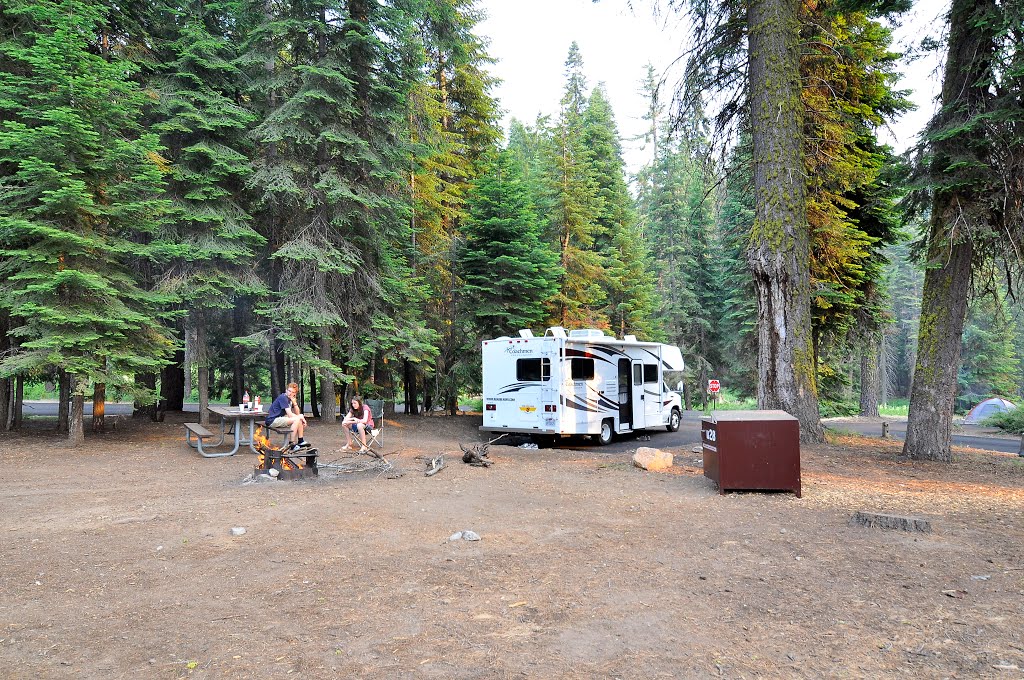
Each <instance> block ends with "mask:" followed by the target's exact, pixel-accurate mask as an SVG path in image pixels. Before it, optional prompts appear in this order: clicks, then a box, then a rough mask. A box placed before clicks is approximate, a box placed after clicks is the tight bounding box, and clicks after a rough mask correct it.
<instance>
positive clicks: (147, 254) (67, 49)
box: [0, 0, 171, 443]
mask: <svg viewBox="0 0 1024 680" xmlns="http://www.w3.org/2000/svg"><path fill="white" fill-rule="evenodd" d="M106 9H107V6H106V5H105V3H99V2H90V1H88V0H49V1H44V2H22V1H18V0H16V1H15V2H8V3H6V4H5V5H4V6H3V8H2V12H3V16H4V18H5V20H10V19H12V18H13V19H15V20H17V21H18V22H19V24H20V30H19V31H17V32H13V33H5V34H4V36H3V37H2V38H0V40H2V42H0V53H2V54H3V59H4V61H5V63H6V64H8V65H9V66H8V68H5V69H4V70H3V71H0V107H2V113H0V120H2V122H0V168H2V169H3V176H2V177H0V193H2V194H3V196H4V201H3V207H2V212H0V257H2V258H3V260H2V265H0V266H2V271H0V280H4V281H5V283H4V284H3V288H2V298H0V304H2V305H3V306H4V307H5V308H6V309H8V310H9V312H10V314H11V318H12V322H13V323H12V326H13V329H12V331H11V333H12V335H14V336H15V337H17V338H18V340H19V341H20V343H21V344H20V348H19V351H18V352H17V353H16V354H14V355H13V356H10V357H8V358H7V359H5V360H4V361H3V362H2V363H0V370H2V372H3V373H5V374H7V375H11V374H29V373H32V372H35V371H39V370H43V369H50V368H56V369H59V370H61V371H64V372H66V373H67V374H69V375H70V376H71V394H72V397H73V408H72V412H71V427H70V431H69V435H68V436H69V438H70V440H71V441H73V442H76V443H80V442H81V441H82V440H83V438H84V432H83V418H82V408H83V400H84V396H85V394H86V393H87V389H88V388H89V385H90V383H93V382H95V383H101V384H112V385H121V386H123V387H124V389H125V390H127V391H131V390H133V389H134V384H133V383H131V381H130V380H129V379H127V378H126V376H131V375H132V374H134V373H136V372H147V371H153V370H154V369H156V368H157V367H159V366H160V365H161V363H162V362H163V361H164V358H165V357H166V355H167V353H168V351H169V349H170V347H171V342H170V339H169V338H168V337H167V335H166V334H165V331H164V328H163V327H162V325H161V323H160V319H159V317H158V307H159V306H160V304H161V303H163V302H165V300H164V299H162V298H160V297H159V296H157V295H155V294H152V293H149V292H147V291H146V290H144V289H142V288H140V287H139V286H138V285H137V282H136V280H135V279H134V276H133V271H132V268H131V263H132V262H133V261H134V260H136V259H138V258H143V259H144V258H152V257H156V256H157V254H158V253H159V252H160V250H161V245H164V244H161V243H160V242H159V241H157V240H155V239H154V236H155V234H156V232H157V230H158V227H159V224H160V219H161V215H162V214H163V212H164V209H165V204H164V202H163V201H161V200H160V199H158V192H159V191H160V190H161V188H162V181H161V176H160V175H161V168H165V167H166V166H165V161H163V159H162V158H161V156H160V148H159V146H158V140H157V138H156V136H155V135H153V134H148V133H145V132H143V130H142V129H141V126H140V124H139V121H140V118H141V115H142V105H143V101H144V97H143V95H142V93H141V91H140V90H139V89H138V88H137V87H136V86H135V84H134V83H132V82H131V81H130V80H129V78H130V75H131V73H132V72H133V71H134V70H135V67H134V65H133V64H132V63H131V62H129V61H128V60H126V59H124V58H123V57H122V56H121V55H120V53H119V52H118V51H117V50H116V49H113V48H112V46H111V44H110V41H109V40H108V39H106V38H107V36H106V34H105V30H106V28H105V22H106V14H105V10H106ZM125 383H130V384H125Z"/></svg>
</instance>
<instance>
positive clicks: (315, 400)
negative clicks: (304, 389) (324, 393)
mask: <svg viewBox="0 0 1024 680" xmlns="http://www.w3.org/2000/svg"><path fill="white" fill-rule="evenodd" d="M320 406H321V404H320V401H319V397H318V395H317V392H316V371H315V370H313V367H312V366H310V367H309V409H310V410H311V411H312V412H313V413H312V415H313V417H314V418H319V417H320Z"/></svg>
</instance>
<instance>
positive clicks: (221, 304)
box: [0, 0, 1024, 440]
mask: <svg viewBox="0 0 1024 680" xmlns="http://www.w3.org/2000/svg"><path fill="white" fill-rule="evenodd" d="M699 4H700V3H694V5H699ZM728 4H729V3H720V5H721V6H726V5H728ZM895 4H898V3H840V2H832V1H830V0H821V1H813V0H807V1H806V2H803V3H801V4H800V10H799V16H800V40H801V51H800V55H801V56H800V64H799V67H800V74H801V91H800V98H801V102H802V107H803V115H802V117H801V118H802V129H803V136H802V140H803V141H802V148H803V157H804V169H805V185H806V191H807V196H808V201H807V211H806V212H807V221H808V225H809V228H810V234H811V246H810V262H809V267H810V276H811V296H810V304H811V335H812V347H813V369H814V373H815V376H816V381H817V390H818V397H819V401H820V405H821V412H822V414H823V415H832V414H839V413H851V412H864V413H868V414H870V413H873V412H874V413H877V408H878V402H879V401H882V402H885V401H888V400H891V399H894V398H907V397H909V395H910V390H911V384H912V377H913V370H914V365H915V353H916V341H917V337H918V325H919V320H920V308H921V305H920V301H921V297H922V286H923V281H924V271H925V267H924V265H923V264H922V263H923V262H924V260H925V257H924V255H923V254H922V249H923V244H924V243H925V239H922V238H921V236H922V235H923V234H925V233H926V232H927V230H928V224H929V219H930V210H929V205H928V200H927V197H928V196H931V195H933V194H934V192H935V187H934V185H930V184H929V181H928V177H927V173H926V172H924V171H923V170H922V168H926V167H927V164H928V162H929V160H928V156H927V148H926V145H922V147H920V148H918V149H915V150H912V151H911V152H909V153H908V154H906V155H904V156H896V155H894V154H893V153H892V150H891V149H890V148H888V147H887V146H885V145H884V144H882V143H880V142H879V139H878V130H879V129H880V127H881V126H883V125H885V124H886V123H887V122H888V121H892V120H894V119H896V118H898V116H899V115H900V114H901V113H902V112H904V111H905V110H906V109H907V108H908V106H909V102H908V101H907V99H906V93H905V92H901V91H898V90H897V89H895V83H896V80H897V73H898V71H899V69H900V64H901V61H900V60H901V58H902V57H903V55H901V54H898V53H897V52H895V51H894V50H893V47H892V37H891V36H892V34H891V26H892V25H893V24H894V22H898V21H899V11H898V10H899V9H900V8H899V7H896V6H894V5H895ZM1018 4H1019V3H1017V4H1014V3H1004V4H1003V5H999V6H998V7H999V8H1000V9H1001V10H1005V11H1007V12H1009V11H1010V10H1012V11H1018V10H1019V7H1018ZM993 6H995V4H993ZM905 8H906V6H905V4H904V7H903V9H905ZM663 9H664V10H665V11H676V10H681V9H682V8H680V7H677V6H675V5H674V4H672V3H669V4H668V5H667V6H666V7H664V8H663ZM1007 16H1009V15H1007ZM480 20H481V16H480V14H479V10H478V9H477V8H476V6H475V4H474V3H473V2H471V1H470V0H389V1H387V2H375V1H370V0H339V1H337V2H323V1H321V2H296V1H286V0H260V1H259V2H255V1H250V0H231V1H226V2H211V1H204V0H193V1H185V0H164V1H149V2H128V3H120V4H117V5H112V4H110V3H104V2H96V1H92V0H49V1H44V2H28V1H25V0H14V1H12V2H6V3H4V4H3V7H2V9H0V355H2V357H3V359H2V361H0V427H2V428H3V429H11V428H15V427H18V426H19V425H20V422H21V413H22V408H21V407H22V401H23V399H24V394H25V388H26V385H27V386H29V387H30V388H31V386H32V385H33V384H43V383H50V384H51V385H52V386H53V389H54V391H55V392H56V393H58V394H59V396H60V403H61V409H62V410H61V415H60V417H59V419H58V423H59V424H58V426H59V427H60V428H61V429H62V430H63V431H67V432H68V433H69V436H70V437H71V438H72V439H73V440H80V439H81V437H82V436H83V429H84V428H83V424H82V422H81V419H80V414H79V417H78V419H77V420H76V418H75V408H74V407H73V406H72V407H70V408H69V407H68V402H69V397H71V398H72V399H71V403H72V405H73V404H74V403H75V402H76V399H77V401H78V402H79V403H80V401H81V400H82V399H88V398H91V399H93V401H94V403H96V404H101V403H102V402H103V401H104V400H105V399H106V398H107V396H108V395H107V392H108V390H109V391H110V392H111V395H112V396H113V397H115V398H129V399H134V400H135V401H136V403H137V413H138V414H139V415H142V416H149V417H158V414H159V413H160V412H162V411H164V410H180V409H181V408H182V405H183V402H184V401H186V400H188V399H191V395H193V394H195V396H196V398H197V400H198V401H200V404H201V408H200V412H201V413H202V414H203V416H204V417H205V416H206V415H207V414H206V412H205V408H204V407H205V404H206V402H207V400H208V399H209V398H211V397H212V398H214V399H217V400H228V401H230V402H231V403H237V402H238V400H239V398H240V395H241V394H242V393H243V391H246V390H248V391H249V392H250V393H254V394H255V393H259V394H266V395H269V394H276V393H279V392H280V391H282V389H283V386H284V385H285V384H286V383H288V382H291V381H293V380H294V381H296V382H299V383H300V384H301V385H302V387H303V398H304V400H306V401H308V402H310V403H311V405H312V408H313V411H314V414H315V415H317V416H320V417H325V418H333V417H334V414H335V408H336V406H335V405H336V403H337V400H338V399H337V398H338V397H342V398H344V395H346V394H351V393H354V392H356V391H358V392H361V393H363V394H365V395H367V396H378V397H384V398H386V399H389V400H397V401H401V402H403V403H404V404H405V405H406V410H407V412H412V413H416V412H419V411H420V410H421V408H422V409H427V410H430V409H433V408H436V407H441V408H444V409H446V410H449V411H451V412H454V411H455V410H456V407H457V404H458V400H459V397H460V395H464V394H472V393H475V392H476V391H477V390H478V389H479V380H480V362H479V346H480V340H482V339H486V338H492V337H497V336H500V335H508V334H514V333H515V332H516V331H517V330H518V329H520V328H532V329H534V330H535V331H536V330H540V329H543V328H544V327H546V326H549V325H561V326H565V327H567V328H579V327H586V328H599V329H603V330H605V331H606V332H608V333H610V334H615V335H617V336H619V337H621V336H622V335H624V334H627V333H630V334H634V335H636V336H638V337H639V338H641V339H648V340H660V341H665V342H670V343H673V344H677V345H679V346H680V347H681V348H682V350H683V353H684V356H685V358H686V361H687V364H688V375H689V378H688V380H687V385H686V387H687V389H686V394H685V396H686V402H687V406H694V405H698V404H700V405H703V399H704V396H705V392H704V389H703V386H704V385H706V381H707V380H708V379H709V378H717V379H720V380H721V381H722V382H723V383H724V384H725V385H726V386H727V387H729V388H730V390H732V391H733V393H734V394H737V395H740V396H753V395H755V394H756V393H757V390H758V373H757V367H756V358H757V353H758V348H757V332H756V328H755V325H756V322H757V297H756V294H755V286H754V283H753V279H752V275H751V271H750V266H749V260H748V249H749V246H750V240H751V228H752V225H753V224H754V221H755V220H754V212H755V205H754V193H755V192H754V191H753V190H752V187H753V185H754V178H753V171H752V165H753V164H752V160H751V159H752V151H751V138H750V132H751V127H750V126H751V121H750V118H749V116H745V115H744V114H743V111H744V108H745V102H744V101H743V100H742V99H741V98H733V99H730V96H729V92H730V89H729V83H730V79H731V80H733V81H735V80H736V79H737V78H738V76H737V73H740V72H742V71H743V69H744V66H743V63H742V60H739V61H737V60H736V58H735V55H733V54H732V53H729V52H727V51H725V50H718V51H716V49H715V45H714V44H712V45H711V49H710V50H708V51H705V52H701V51H700V50H699V49H697V50H695V52H693V53H691V54H689V55H685V56H687V57H688V58H689V59H690V62H689V63H691V64H692V67H691V68H689V69H688V70H687V74H686V76H685V78H684V80H683V81H682V82H680V83H666V82H663V81H662V79H661V76H660V74H659V73H657V72H656V71H655V70H654V68H653V67H651V68H649V69H648V70H647V72H646V73H639V74H637V86H638V88H640V89H641V90H642V91H643V92H644V94H645V97H646V99H647V101H648V102H649V107H648V114H647V116H646V117H645V120H646V121H647V122H648V129H647V132H646V141H647V144H648V146H649V148H650V149H651V155H650V161H649V162H648V163H647V164H646V165H645V166H644V167H642V168H641V169H640V170H639V171H638V172H637V173H635V175H630V174H628V173H627V172H626V168H625V164H624V162H623V158H622V144H621V140H620V136H619V132H618V129H617V125H616V120H615V114H614V110H613V102H611V101H609V98H608V96H607V94H606V92H605V91H604V89H603V88H602V87H601V86H600V85H597V86H592V84H591V83H588V82H587V80H586V78H585V76H584V68H583V63H584V62H583V60H584V55H583V54H581V53H580V51H579V49H578V48H577V47H576V46H575V45H573V46H572V47H571V48H570V50H569V52H568V54H567V57H566V61H565V64H564V89H563V95H562V98H561V100H560V101H558V102H554V101H553V102H550V107H549V111H550V113H548V114H546V115H541V116H539V117H538V118H537V119H536V120H533V121H518V120H513V121H512V122H511V124H510V126H509V132H508V135H507V138H506V137H505V136H504V135H503V132H502V130H501V129H500V128H499V121H500V118H501V109H500V102H498V101H496V100H495V98H494V97H493V95H492V91H493V88H494V85H495V81H494V78H493V77H492V76H491V75H490V73H489V70H488V69H489V66H490V65H491V59H490V57H489V56H488V53H487V47H486V44H485V42H484V41H483V40H482V39H481V37H480V36H479V35H478V34H477V31H476V28H477V26H478V24H479V22H480ZM1009 21H1010V22H1011V25H1012V22H1013V18H1012V17H1011V18H1010V19H1009ZM696 28H698V29H699V28H700V27H699V26H698V27H696ZM729 28H730V24H729V23H728V22H725V23H724V24H723V29H722V30H723V31H726V32H727V31H728V29H729ZM732 28H733V29H735V26H733V27H732ZM1017 30H1018V31H1019V28H1018V29H1017ZM697 32H698V34H699V30H698V31H697ZM1010 37H1011V38H1012V37H1013V34H1012V32H1011V36H1010ZM1016 44H1019V41H1017V42H1016ZM924 47H925V48H929V49H940V48H941V45H939V44H928V45H925V46H924ZM701 59H703V61H701ZM1004 74H1009V75H1008V76H1007V80H1008V81H1010V82H1012V83H1016V87H1017V88H1018V89H1017V90H1016V92H1019V82H1020V79H1021V78H1022V76H1021V74H1020V70H1019V63H1018V64H1016V65H1014V64H1010V65H1009V67H1008V68H1007V69H1005V71H1004ZM1014 78H1015V79H1016V80H1013V79H1014ZM1011 89H1012V88H1011ZM694 92H697V93H700V94H701V95H702V96H696V97H695V96H694ZM706 110H707V111H710V112H711V113H705V111H706ZM1014 129H1017V133H1016V135H1017V136H1016V137H1015V138H1014V140H1015V142H1014V143H1015V144H1016V145H1017V147H1018V148H1019V146H1020V143H1021V139H1022V135H1021V132H1020V130H1019V126H1018V128H1014ZM1007 253H1009V254H1007ZM1019 262H1020V256H1019V254H1015V253H1014V251H1013V250H1012V249H1010V250H1009V251H1007V250H1002V251H999V252H994V253H986V257H984V258H978V259H977V262H976V265H975V267H974V268H973V270H972V274H973V275H972V278H971V286H970V288H971V290H970V296H969V297H970V307H969V311H968V313H967V323H966V324H965V327H964V330H963V334H962V342H961V362H960V366H959V372H958V376H957V393H958V405H959V406H960V408H967V407H969V406H970V405H971V404H972V403H975V402H977V401H979V400H981V399H982V398H984V397H986V396H989V395H1000V396H1006V397H1010V398H1011V399H1013V398H1016V397H1020V396H1021V390H1022V385H1024V368H1022V363H1021V361H1020V358H1021V357H1022V356H1024V334H1022V333H1020V332H1018V329H1019V328H1021V326H1022V324H1021V320H1022V314H1024V308H1022V306H1021V304H1020V302H1019V300H1018V298H1016V290H1015V287H1014V286H1015V279H1014V276H1012V275H1010V276H1007V275H1004V274H1007V273H1009V272H1011V271H1013V270H1014V268H1015V266H1016V265H1017V264H1019ZM96 427H102V421H101V420H98V421H97V423H96Z"/></svg>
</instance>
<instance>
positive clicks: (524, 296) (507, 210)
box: [460, 151, 560, 344]
mask: <svg viewBox="0 0 1024 680" xmlns="http://www.w3.org/2000/svg"><path fill="white" fill-rule="evenodd" d="M514 156H515V153H514V152H513V151H503V152H501V153H499V154H498V156H497V158H496V159H495V162H494V165H493V166H492V168H491V170H490V171H489V172H488V173H486V174H485V175H483V176H482V177H480V178H479V179H478V180H477V181H476V183H475V185H474V187H473V191H472V193H471V200H470V219H469V221H468V222H467V223H466V227H465V234H466V237H465V238H466V240H465V246H464V247H463V250H462V252H461V256H460V274H461V278H462V280H463V281H464V285H463V289H462V303H463V304H464V305H465V311H466V314H467V315H468V316H469V317H470V318H471V319H472V320H473V322H472V331H473V337H475V338H479V337H496V336H498V335H507V334H510V333H513V332H515V331H516V330H518V329H520V328H531V327H536V326H537V325H538V324H540V323H541V322H543V320H544V316H545V310H544V302H546V301H547V300H548V299H549V298H550V297H551V296H552V295H553V294H554V292H555V286H556V283H557V280H558V277H559V274H560V272H559V271H558V256H557V254H556V253H555V252H554V250H552V248H551V247H550V245H549V244H547V243H545V242H544V241H543V240H542V232H541V228H540V222H539V220H538V219H537V216H536V214H535V213H534V211H533V207H532V206H531V204H530V197H529V194H528V193H527V190H526V187H525V185H524V184H523V180H522V175H521V171H520V167H519V162H518V161H517V159H515V157H514ZM474 344H476V343H474Z"/></svg>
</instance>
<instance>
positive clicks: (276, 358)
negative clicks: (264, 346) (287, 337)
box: [270, 332, 288, 396]
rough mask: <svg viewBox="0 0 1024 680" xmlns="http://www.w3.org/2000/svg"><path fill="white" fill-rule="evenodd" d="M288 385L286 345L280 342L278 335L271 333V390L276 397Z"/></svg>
mask: <svg viewBox="0 0 1024 680" xmlns="http://www.w3.org/2000/svg"><path fill="white" fill-rule="evenodd" d="M287 384H288V382H287V377H286V376H285V370H284V343H283V342H281V341H280V340H278V338H277V335H276V334H275V333H273V332H271V335H270V390H271V391H272V392H273V393H274V395H275V396H276V395H278V394H281V393H282V392H284V388H285V386H286V385H287Z"/></svg>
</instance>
